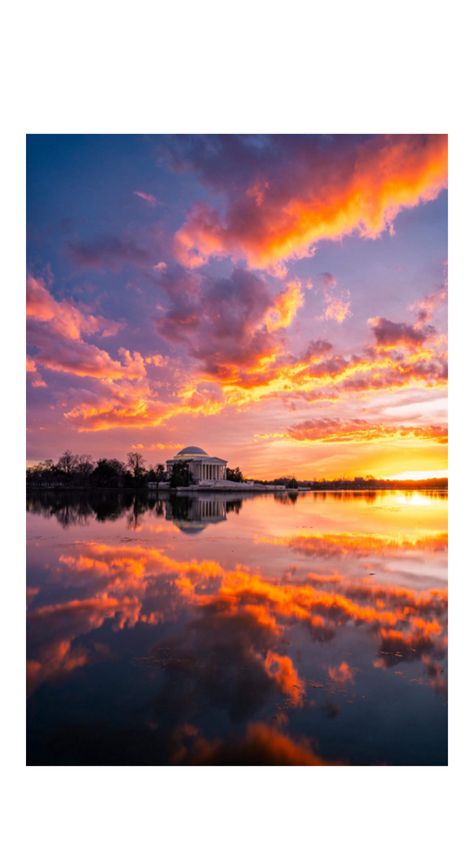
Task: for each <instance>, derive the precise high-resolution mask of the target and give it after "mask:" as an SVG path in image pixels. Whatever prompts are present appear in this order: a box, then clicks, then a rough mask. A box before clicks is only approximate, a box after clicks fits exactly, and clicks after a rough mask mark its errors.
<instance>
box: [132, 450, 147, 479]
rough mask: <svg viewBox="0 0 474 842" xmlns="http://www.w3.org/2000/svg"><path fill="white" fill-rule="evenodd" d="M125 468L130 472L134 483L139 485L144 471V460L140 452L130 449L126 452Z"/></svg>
mask: <svg viewBox="0 0 474 842" xmlns="http://www.w3.org/2000/svg"><path fill="white" fill-rule="evenodd" d="M127 468H128V469H129V471H130V472H131V474H132V476H133V479H134V481H135V485H140V483H141V481H142V480H143V477H144V475H145V473H146V469H145V460H144V458H143V456H142V454H141V453H137V452H136V451H132V452H131V453H127Z"/></svg>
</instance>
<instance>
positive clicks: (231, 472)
mask: <svg viewBox="0 0 474 842" xmlns="http://www.w3.org/2000/svg"><path fill="white" fill-rule="evenodd" d="M226 477H227V479H228V480H230V481H231V482H243V481H244V476H243V474H242V471H241V470H240V468H238V467H237V468H226Z"/></svg>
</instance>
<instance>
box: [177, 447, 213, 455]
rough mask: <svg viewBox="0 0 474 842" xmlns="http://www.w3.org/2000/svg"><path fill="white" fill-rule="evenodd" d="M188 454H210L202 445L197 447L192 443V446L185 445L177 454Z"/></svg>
mask: <svg viewBox="0 0 474 842" xmlns="http://www.w3.org/2000/svg"><path fill="white" fill-rule="evenodd" d="M188 455H189V456H192V455H195V456H207V455H208V454H207V453H206V451H205V450H203V449H202V447H195V446H194V445H191V446H190V447H183V449H182V450H180V451H179V452H178V453H177V454H176V456H188Z"/></svg>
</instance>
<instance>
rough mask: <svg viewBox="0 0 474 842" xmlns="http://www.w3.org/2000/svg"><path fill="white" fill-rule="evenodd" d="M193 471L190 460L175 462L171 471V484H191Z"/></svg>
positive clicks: (180, 485)
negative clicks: (190, 468) (190, 467)
mask: <svg viewBox="0 0 474 842" xmlns="http://www.w3.org/2000/svg"><path fill="white" fill-rule="evenodd" d="M191 482H192V479H191V471H190V470H189V462H175V463H174V465H173V468H172V471H171V477H170V486H171V488H178V487H183V486H188V485H191Z"/></svg>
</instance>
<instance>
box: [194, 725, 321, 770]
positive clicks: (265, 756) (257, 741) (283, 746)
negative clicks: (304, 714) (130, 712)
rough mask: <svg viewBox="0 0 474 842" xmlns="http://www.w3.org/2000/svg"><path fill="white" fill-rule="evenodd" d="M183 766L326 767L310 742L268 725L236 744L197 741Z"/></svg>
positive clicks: (251, 727) (255, 727)
mask: <svg viewBox="0 0 474 842" xmlns="http://www.w3.org/2000/svg"><path fill="white" fill-rule="evenodd" d="M179 761H180V762H183V761H184V762H189V763H195V764H199V765H209V764H210V765H213V766H214V765H245V766H324V765H334V764H327V763H325V761H324V760H322V759H321V758H320V757H318V756H317V755H316V754H315V753H314V752H313V750H312V748H311V746H310V744H309V742H308V741H307V740H300V741H296V740H293V739H291V737H289V736H287V735H286V734H283V733H282V732H281V731H279V730H277V729H276V728H271V727H269V726H268V725H266V724H265V723H264V722H252V723H250V725H248V727H247V731H246V733H245V735H244V736H243V738H241V739H239V740H238V741H235V742H232V741H230V742H226V743H222V742H220V741H219V740H215V741H212V742H211V741H208V740H204V739H203V738H199V739H197V740H196V742H195V744H194V745H193V746H192V747H191V749H190V753H189V755H183V754H180V755H179Z"/></svg>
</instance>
